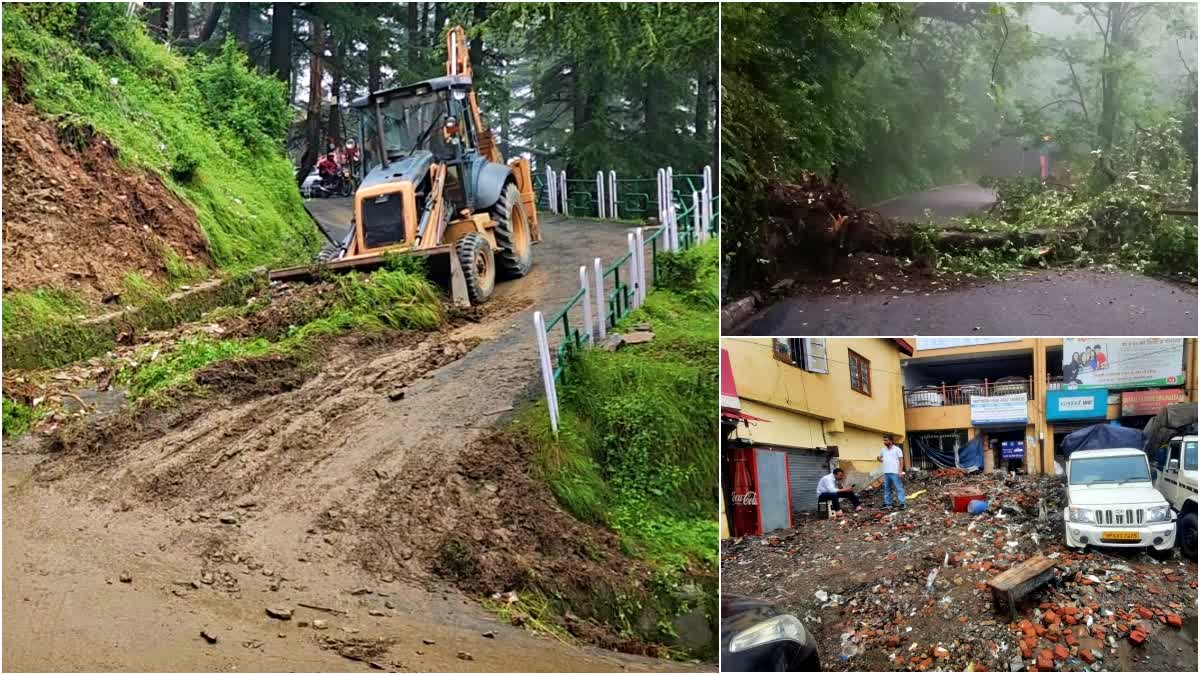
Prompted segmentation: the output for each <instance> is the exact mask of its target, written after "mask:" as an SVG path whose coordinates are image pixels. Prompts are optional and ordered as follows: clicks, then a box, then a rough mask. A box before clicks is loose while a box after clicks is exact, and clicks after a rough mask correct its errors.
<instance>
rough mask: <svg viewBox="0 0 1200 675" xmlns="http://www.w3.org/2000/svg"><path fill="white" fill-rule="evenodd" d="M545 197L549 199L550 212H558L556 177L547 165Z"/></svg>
mask: <svg viewBox="0 0 1200 675" xmlns="http://www.w3.org/2000/svg"><path fill="white" fill-rule="evenodd" d="M546 197H547V198H548V199H549V200H550V213H558V178H556V177H555V175H554V169H553V168H551V167H549V166H547V167H546Z"/></svg>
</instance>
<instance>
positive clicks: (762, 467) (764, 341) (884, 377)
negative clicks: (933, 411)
mask: <svg viewBox="0 0 1200 675" xmlns="http://www.w3.org/2000/svg"><path fill="white" fill-rule="evenodd" d="M911 351H912V348H911V346H910V344H909V342H908V341H906V340H902V339H880V338H862V339H852V338H851V339H837V338H752V337H751V338H722V340H721V352H722V354H721V358H722V396H721V406H722V430H723V432H724V437H723V442H722V484H723V485H722V487H723V490H722V503H723V507H724V508H725V509H727V510H728V511H729V513H728V518H727V521H728V523H727V524H728V525H729V526H730V529H731V530H732V534H734V535H740V534H747V533H761V532H765V531H770V530H771V529H775V528H777V527H788V526H790V525H791V514H792V513H794V512H802V511H812V510H814V509H815V508H816V484H817V480H818V479H819V478H820V477H821V476H822V475H824V474H826V473H828V472H829V470H830V468H831V467H834V466H837V467H841V468H843V469H845V470H846V472H847V474H848V475H849V481H850V482H858V483H859V484H860V485H862V484H865V482H866V481H867V480H869V478H870V474H871V472H872V471H874V472H875V473H876V474H878V469H879V461H878V459H877V457H878V455H879V450H880V448H881V447H882V445H883V438H882V437H883V435H885V434H887V435H891V436H892V437H893V438H894V439H895V441H896V442H897V443H901V442H903V440H904V406H903V386H902V384H903V383H902V378H901V369H900V358H901V356H902V355H905V354H908V353H911ZM735 382H736V386H735V385H734V384H733V383H735ZM748 502H752V503H748ZM725 524H726V523H723V525H725Z"/></svg>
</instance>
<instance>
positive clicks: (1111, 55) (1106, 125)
mask: <svg viewBox="0 0 1200 675" xmlns="http://www.w3.org/2000/svg"><path fill="white" fill-rule="evenodd" d="M1107 11H1108V39H1107V43H1106V44H1105V50H1104V64H1103V70H1102V71H1101V104H1100V128H1099V130H1098V132H1099V135H1100V148H1101V149H1102V150H1103V151H1104V152H1105V153H1107V152H1108V151H1109V150H1111V149H1112V146H1113V142H1114V141H1115V140H1116V136H1117V114H1118V109H1119V108H1120V106H1121V76H1120V73H1119V72H1118V71H1117V69H1116V68H1113V67H1112V65H1113V62H1114V61H1116V60H1117V59H1119V58H1120V57H1121V52H1122V51H1124V44H1123V42H1124V39H1125V38H1124V35H1123V32H1122V30H1121V28H1122V24H1123V23H1124V19H1125V15H1124V11H1123V9H1122V6H1121V5H1119V4H1118V5H1109V6H1108V8H1107Z"/></svg>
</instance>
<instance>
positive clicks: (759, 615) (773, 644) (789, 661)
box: [721, 594, 821, 672]
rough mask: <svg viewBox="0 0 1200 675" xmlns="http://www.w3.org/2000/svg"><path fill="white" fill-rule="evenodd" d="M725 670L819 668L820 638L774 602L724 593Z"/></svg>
mask: <svg viewBox="0 0 1200 675" xmlns="http://www.w3.org/2000/svg"><path fill="white" fill-rule="evenodd" d="M721 670H722V671H725V672H730V671H795V672H813V671H819V670H821V661H820V659H819V658H818V657H817V640H816V638H815V637H813V634H812V633H810V632H808V630H807V629H806V628H805V627H804V624H802V623H800V619H797V618H796V617H794V616H792V615H791V614H788V613H786V612H784V611H782V610H781V609H779V608H778V607H776V606H774V605H771V604H768V603H765V602H761V601H758V600H751V599H750V598H743V597H740V596H736V595H725V594H722V595H721Z"/></svg>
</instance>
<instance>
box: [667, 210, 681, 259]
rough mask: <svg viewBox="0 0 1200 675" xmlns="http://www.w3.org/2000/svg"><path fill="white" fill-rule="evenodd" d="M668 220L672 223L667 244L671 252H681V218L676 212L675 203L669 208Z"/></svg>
mask: <svg viewBox="0 0 1200 675" xmlns="http://www.w3.org/2000/svg"><path fill="white" fill-rule="evenodd" d="M667 218H668V219H669V220H670V221H671V229H669V230H667V237H668V240H667V243H668V244H669V245H670V249H671V251H678V250H679V217H678V215H677V214H676V212H675V203H674V202H671V205H670V206H668V207H667Z"/></svg>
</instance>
